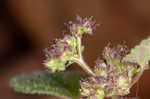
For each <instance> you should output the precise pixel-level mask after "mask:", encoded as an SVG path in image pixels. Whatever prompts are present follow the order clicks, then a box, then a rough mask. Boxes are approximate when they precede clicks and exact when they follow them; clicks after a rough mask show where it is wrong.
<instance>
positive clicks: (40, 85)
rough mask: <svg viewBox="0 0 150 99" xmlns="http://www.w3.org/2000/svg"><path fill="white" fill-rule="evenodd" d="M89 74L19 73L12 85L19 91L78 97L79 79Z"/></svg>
mask: <svg viewBox="0 0 150 99" xmlns="http://www.w3.org/2000/svg"><path fill="white" fill-rule="evenodd" d="M86 77H87V75H86V74H83V73H79V72H56V73H50V72H35V73H31V74H22V75H18V76H16V77H14V78H12V79H11V81H10V86H11V87H13V88H14V89H15V90H16V91H17V92H22V93H26V94H48V95H55V96H58V97H63V98H69V99H77V97H78V96H79V88H80V84H79V80H80V79H84V78H86Z"/></svg>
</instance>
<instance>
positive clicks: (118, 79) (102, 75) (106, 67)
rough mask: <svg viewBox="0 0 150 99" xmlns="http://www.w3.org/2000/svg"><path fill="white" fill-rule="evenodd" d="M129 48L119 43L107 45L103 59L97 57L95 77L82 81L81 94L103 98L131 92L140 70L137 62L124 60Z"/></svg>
mask: <svg viewBox="0 0 150 99" xmlns="http://www.w3.org/2000/svg"><path fill="white" fill-rule="evenodd" d="M127 53H128V50H127V48H126V46H121V45H118V46H117V47H113V48H111V47H110V45H108V46H106V47H105V48H104V51H103V59H97V61H96V65H95V69H94V72H95V74H96V76H95V77H89V78H88V80H85V81H81V94H82V96H83V97H87V99H103V98H104V97H112V96H114V95H117V96H124V95H127V94H129V92H130V88H131V86H132V83H133V81H134V79H135V77H136V75H137V73H138V72H139V71H140V66H139V65H138V64H136V63H131V62H123V61H122V59H123V57H124V56H126V54H127Z"/></svg>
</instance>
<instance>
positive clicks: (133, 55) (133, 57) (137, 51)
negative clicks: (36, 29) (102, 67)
mask: <svg viewBox="0 0 150 99" xmlns="http://www.w3.org/2000/svg"><path fill="white" fill-rule="evenodd" d="M123 60H124V61H128V62H134V63H138V64H139V65H140V66H141V69H142V70H145V69H148V62H149V60H150V37H148V38H147V39H145V40H143V41H142V42H141V43H140V44H139V45H137V46H135V48H133V49H131V52H130V53H129V54H128V55H127V56H126V57H124V59H123Z"/></svg>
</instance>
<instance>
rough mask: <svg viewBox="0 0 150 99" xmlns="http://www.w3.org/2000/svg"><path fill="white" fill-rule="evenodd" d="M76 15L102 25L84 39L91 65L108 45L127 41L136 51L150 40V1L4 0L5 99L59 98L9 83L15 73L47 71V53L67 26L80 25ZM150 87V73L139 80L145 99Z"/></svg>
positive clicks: (0, 29)
mask: <svg viewBox="0 0 150 99" xmlns="http://www.w3.org/2000/svg"><path fill="white" fill-rule="evenodd" d="M76 14H78V15H80V16H81V17H86V16H94V18H95V19H96V20H97V23H100V24H101V26H100V27H98V28H97V30H96V31H95V33H94V35H92V36H84V39H83V42H84V44H85V49H86V50H85V52H84V57H85V60H86V61H87V62H88V64H89V65H90V66H93V65H94V60H95V59H96V58H97V57H98V56H100V55H101V51H102V49H103V48H104V47H105V45H106V44H107V43H108V42H112V43H113V44H118V43H120V42H121V41H126V42H127V45H128V46H129V47H130V48H131V47H134V45H136V44H138V43H139V41H141V40H142V39H144V38H146V37H148V36H150V0H0V99H58V98H56V97H51V96H46V95H24V94H20V93H16V92H14V90H13V89H12V88H9V86H8V81H9V79H10V78H11V77H13V76H14V75H16V74H20V73H28V72H32V71H39V70H45V68H44V66H43V65H42V61H43V59H44V53H43V52H42V50H43V49H44V48H45V47H48V46H49V45H50V44H51V43H52V41H53V40H54V39H55V38H59V37H62V36H63V34H62V30H64V29H65V27H64V25H63V24H64V22H68V21H70V20H75V15H76ZM149 84H150V70H148V71H146V72H144V75H143V76H142V78H141V80H140V81H139V93H138V96H139V97H140V99H148V97H149V96H150V94H149V93H150V86H149ZM135 91H136V88H133V89H132V94H131V96H135Z"/></svg>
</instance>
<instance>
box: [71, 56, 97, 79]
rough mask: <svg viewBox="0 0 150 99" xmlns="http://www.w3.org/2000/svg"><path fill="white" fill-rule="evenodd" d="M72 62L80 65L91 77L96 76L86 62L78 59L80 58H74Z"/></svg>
mask: <svg viewBox="0 0 150 99" xmlns="http://www.w3.org/2000/svg"><path fill="white" fill-rule="evenodd" d="M72 61H74V62H76V63H77V64H79V65H80V67H81V68H82V69H83V70H84V71H86V72H87V73H88V74H89V75H91V76H95V74H94V73H93V71H92V70H91V69H90V67H89V66H88V65H87V64H86V63H85V62H84V60H82V59H78V58H74V57H73V58H72Z"/></svg>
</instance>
